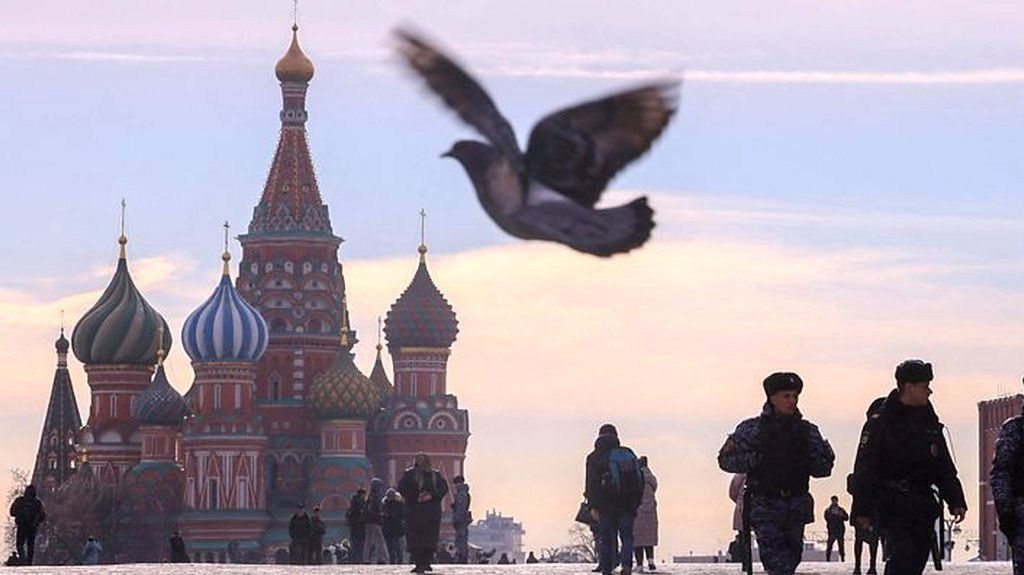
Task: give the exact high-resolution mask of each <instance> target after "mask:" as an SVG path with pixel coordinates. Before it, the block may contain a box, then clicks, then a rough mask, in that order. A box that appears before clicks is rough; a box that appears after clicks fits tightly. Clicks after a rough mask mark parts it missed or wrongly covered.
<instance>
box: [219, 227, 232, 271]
mask: <svg viewBox="0 0 1024 575" xmlns="http://www.w3.org/2000/svg"><path fill="white" fill-rule="evenodd" d="M229 230H231V224H229V223H228V222H227V220H225V221H224V253H223V254H221V256H220V259H222V260H224V275H226V276H229V275H231V266H230V264H228V262H230V261H231V250H230V249H228V232H229Z"/></svg>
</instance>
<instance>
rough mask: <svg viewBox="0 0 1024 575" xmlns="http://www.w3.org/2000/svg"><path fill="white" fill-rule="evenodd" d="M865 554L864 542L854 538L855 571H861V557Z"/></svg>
mask: <svg viewBox="0 0 1024 575" xmlns="http://www.w3.org/2000/svg"><path fill="white" fill-rule="evenodd" d="M863 552H864V540H863V539H861V538H860V537H856V536H855V537H854V538H853V570H854V571H860V555H861V553H863Z"/></svg>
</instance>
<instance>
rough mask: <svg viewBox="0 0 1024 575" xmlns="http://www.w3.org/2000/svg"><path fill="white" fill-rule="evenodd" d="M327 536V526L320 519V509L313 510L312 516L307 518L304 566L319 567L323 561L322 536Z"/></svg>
mask: <svg viewBox="0 0 1024 575" xmlns="http://www.w3.org/2000/svg"><path fill="white" fill-rule="evenodd" d="M326 534H327V526H326V525H324V520H323V518H321V517H320V507H314V508H313V515H312V517H310V518H309V545H308V546H307V549H306V565H319V564H320V563H321V562H322V561H323V560H324V558H323V553H324V535H326Z"/></svg>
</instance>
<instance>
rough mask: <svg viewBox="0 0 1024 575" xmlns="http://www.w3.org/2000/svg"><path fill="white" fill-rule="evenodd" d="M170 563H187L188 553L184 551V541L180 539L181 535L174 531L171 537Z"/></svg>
mask: <svg viewBox="0 0 1024 575" xmlns="http://www.w3.org/2000/svg"><path fill="white" fill-rule="evenodd" d="M170 544H171V563H189V562H190V561H189V557H188V552H187V551H186V550H185V540H184V539H182V538H181V533H179V532H177V531H175V532H174V534H173V535H171V539H170Z"/></svg>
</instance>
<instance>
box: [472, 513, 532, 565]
mask: <svg viewBox="0 0 1024 575" xmlns="http://www.w3.org/2000/svg"><path fill="white" fill-rule="evenodd" d="M523 535H526V531H525V530H524V529H523V524H522V523H519V522H517V521H516V520H515V518H514V517H504V516H503V515H502V514H501V513H499V512H497V511H493V510H492V511H488V512H487V518H486V519H481V520H480V521H477V522H476V523H475V524H473V525H470V526H469V542H470V544H472V545H476V546H477V547H480V548H481V549H483V550H484V551H490V550H491V549H495V550H496V551H495V553H494V561H497V560H498V558H499V557H501V554H502V553H505V554H507V555H508V558H509V560H510V561H511V560H512V559H515V561H516V563H522V562H523V561H525V560H526V554H525V553H523Z"/></svg>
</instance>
